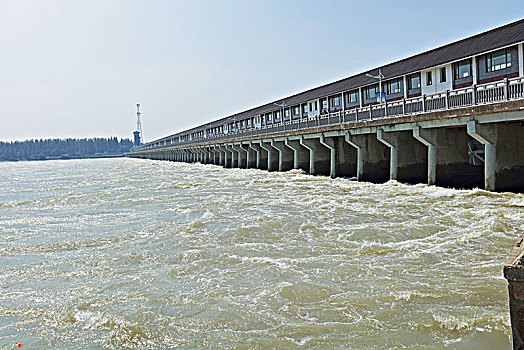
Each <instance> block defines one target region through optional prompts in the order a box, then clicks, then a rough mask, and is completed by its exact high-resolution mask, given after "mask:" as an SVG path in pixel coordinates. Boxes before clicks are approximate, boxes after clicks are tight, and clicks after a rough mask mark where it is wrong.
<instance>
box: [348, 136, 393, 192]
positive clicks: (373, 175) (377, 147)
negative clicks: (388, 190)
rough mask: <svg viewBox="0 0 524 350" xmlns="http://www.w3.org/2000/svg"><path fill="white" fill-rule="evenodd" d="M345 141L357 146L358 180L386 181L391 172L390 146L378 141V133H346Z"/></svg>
mask: <svg viewBox="0 0 524 350" xmlns="http://www.w3.org/2000/svg"><path fill="white" fill-rule="evenodd" d="M344 139H345V141H346V142H347V143H348V144H349V145H351V146H353V147H354V148H356V150H357V164H356V176H357V180H358V181H370V182H376V183H381V182H386V181H388V180H389V178H390V176H389V175H390V174H389V163H390V162H389V156H390V153H391V152H390V151H389V148H388V147H386V146H385V145H384V144H383V143H382V142H380V141H378V139H377V136H376V134H371V133H370V134H356V135H352V134H346V135H345V138H344Z"/></svg>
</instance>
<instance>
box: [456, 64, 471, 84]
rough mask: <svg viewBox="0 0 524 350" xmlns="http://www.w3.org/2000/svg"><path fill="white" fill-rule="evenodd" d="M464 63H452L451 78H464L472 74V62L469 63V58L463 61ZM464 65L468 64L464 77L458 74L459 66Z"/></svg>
mask: <svg viewBox="0 0 524 350" xmlns="http://www.w3.org/2000/svg"><path fill="white" fill-rule="evenodd" d="M463 62H464V63H463V64H460V62H457V63H455V64H454V65H453V79H454V80H459V79H466V78H469V77H471V76H472V75H473V72H472V66H473V65H472V64H471V60H470V59H468V60H466V61H463ZM465 65H469V71H468V75H467V76H465V77H461V76H459V74H460V67H463V66H465Z"/></svg>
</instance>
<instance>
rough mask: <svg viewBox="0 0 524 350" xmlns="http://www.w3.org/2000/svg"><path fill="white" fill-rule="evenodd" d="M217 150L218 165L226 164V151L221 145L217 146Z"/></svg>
mask: <svg viewBox="0 0 524 350" xmlns="http://www.w3.org/2000/svg"><path fill="white" fill-rule="evenodd" d="M215 149H216V150H218V165H220V166H224V162H225V160H224V151H223V150H222V147H221V146H216V147H215Z"/></svg>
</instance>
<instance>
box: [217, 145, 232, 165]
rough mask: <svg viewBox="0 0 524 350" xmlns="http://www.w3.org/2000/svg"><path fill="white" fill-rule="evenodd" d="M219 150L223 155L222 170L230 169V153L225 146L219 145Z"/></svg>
mask: <svg viewBox="0 0 524 350" xmlns="http://www.w3.org/2000/svg"><path fill="white" fill-rule="evenodd" d="M220 149H221V150H222V152H223V153H224V159H223V160H224V165H223V166H224V168H231V152H230V151H229V150H228V149H227V146H226V145H221V146H220Z"/></svg>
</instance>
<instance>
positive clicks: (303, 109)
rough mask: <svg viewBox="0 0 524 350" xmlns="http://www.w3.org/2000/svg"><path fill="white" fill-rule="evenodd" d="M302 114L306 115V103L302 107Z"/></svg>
mask: <svg viewBox="0 0 524 350" xmlns="http://www.w3.org/2000/svg"><path fill="white" fill-rule="evenodd" d="M302 112H303V113H304V114H307V103H306V104H305V105H303V106H302Z"/></svg>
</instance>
